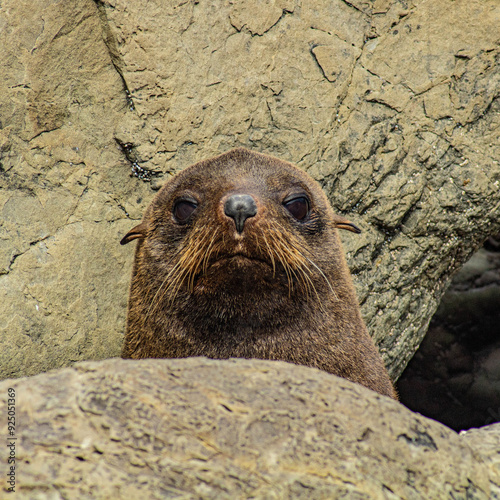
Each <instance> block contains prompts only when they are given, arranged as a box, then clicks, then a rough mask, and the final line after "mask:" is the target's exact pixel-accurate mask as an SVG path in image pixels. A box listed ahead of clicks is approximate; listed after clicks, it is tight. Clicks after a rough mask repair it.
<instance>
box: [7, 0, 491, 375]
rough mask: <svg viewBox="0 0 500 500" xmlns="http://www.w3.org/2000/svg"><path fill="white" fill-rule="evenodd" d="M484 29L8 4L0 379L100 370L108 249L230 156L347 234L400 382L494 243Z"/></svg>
mask: <svg viewBox="0 0 500 500" xmlns="http://www.w3.org/2000/svg"><path fill="white" fill-rule="evenodd" d="M499 16H500V3H499V2H498V1H497V0H456V1H452V0H435V1H432V2H431V1H428V2H421V1H408V2H407V1H399V0H377V1H374V2H366V1H365V2H362V1H360V0H350V1H348V2H347V1H342V0H311V1H308V2H303V1H300V0H296V1H292V0H273V1H269V2H267V1H266V2H265V1H258V2H219V1H216V0H210V1H205V2H198V1H197V0H188V1H185V0H182V1H180V0H179V1H169V2H164V1H162V0H149V1H141V2H130V1H128V0H98V1H95V2H94V1H92V0H74V1H71V2H60V1H57V0H4V1H3V2H2V9H1V10H0V26H1V29H0V47H1V48H2V58H0V74H1V75H3V76H2V78H1V79H0V127H1V130H0V187H1V189H0V304H2V307H1V309H0V377H3V378H4V377H17V376H22V375H28V374H34V373H38V372H40V371H44V370H47V369H49V368H54V367H61V366H65V365H68V364H71V363H73V362H74V361H78V360H84V359H97V358H105V357H109V356H114V355H117V354H118V353H119V349H120V344H121V339H122V331H123V325H124V321H125V308H126V297H127V289H128V281H129V274H130V267H131V262H132V251H131V249H130V248H121V247H119V245H118V241H119V240H120V238H121V236H123V235H124V234H125V233H126V231H127V230H128V229H130V228H131V227H133V226H134V225H135V224H136V221H137V220H138V219H140V217H141V216H142V213H143V210H144V207H145V206H147V205H148V204H149V202H150V201H151V198H152V196H153V194H154V192H153V189H156V188H157V187H158V185H159V184H161V182H162V179H165V178H166V177H167V176H168V175H170V174H171V173H173V172H175V171H178V170H179V169H181V168H183V167H185V166H186V165H189V164H191V163H193V162H194V161H196V160H200V159H203V158H207V157H209V156H211V155H214V154H216V153H220V152H224V151H227V150H229V149H231V148H233V147H235V146H247V147H250V148H253V149H255V150H257V151H261V152H265V153H270V154H273V155H275V156H279V157H280V158H282V159H285V160H290V161H292V162H294V163H296V164H298V165H299V166H300V167H302V168H304V169H306V170H308V171H309V172H310V173H311V175H313V176H314V177H316V178H317V179H318V180H319V181H320V182H322V184H323V186H324V188H325V190H326V192H327V193H328V195H329V197H330V199H331V201H332V203H333V205H334V206H335V208H336V209H337V210H338V211H339V212H341V213H343V214H345V215H347V216H348V217H349V218H351V219H352V220H353V221H354V222H355V223H356V224H357V225H358V226H360V227H361V228H362V229H363V233H362V234H361V235H360V236H358V237H356V236H354V235H349V236H346V237H344V241H345V245H346V248H347V250H348V259H349V264H350V266H351V268H352V269H353V271H354V272H355V274H356V276H355V283H356V286H357V288H358V292H359V297H360V301H361V303H362V310H363V314H364V317H365V319H366V321H367V323H368V328H369V330H370V332H371V333H372V334H373V336H374V338H375V341H376V342H377V343H378V344H379V346H380V347H381V349H382V354H383V356H384V359H385V361H386V363H387V365H388V368H389V371H390V373H391V374H392V376H393V378H394V377H397V376H398V375H399V374H400V373H401V371H402V370H403V368H404V367H405V365H406V363H407V362H408V360H409V359H410V358H411V357H412V355H413V353H414V352H415V349H416V348H417V346H418V345H419V343H420V341H421V339H422V337H423V335H424V333H425V331H426V328H427V324H428V322H429V320H430V318H431V316H432V315H433V313H434V311H435V309H436V307H437V304H438V303H439V301H440V298H441V295H442V293H443V291H444V288H445V286H446V283H447V282H448V280H449V277H450V275H451V274H452V273H453V272H454V271H455V270H456V269H457V268H458V267H460V266H461V264H462V263H463V262H464V261H465V260H467V259H468V258H469V256H470V255H471V253H472V252H474V250H475V249H476V248H477V246H478V245H479V244H480V243H481V242H482V241H483V240H484V239H485V238H486V237H487V236H488V235H489V234H492V233H493V232H496V231H497V230H498V227H499V224H500V218H499V217H498V213H499V207H500V189H499V183H500V165H499V159H500V140H499V133H500V132H499V130H500V128H499V125H500V112H499V111H500V101H499V99H498V95H499V92H500V85H499V82H500V65H499V64H498V62H497V61H498V57H499V54H500V49H499V45H498V18H499ZM132 167H133V171H134V172H135V173H136V174H137V175H138V176H134V177H130V176H129V174H130V173H131V168H132ZM156 174H158V175H156ZM141 178H145V179H151V182H147V183H146V182H143V181H142V180H141Z"/></svg>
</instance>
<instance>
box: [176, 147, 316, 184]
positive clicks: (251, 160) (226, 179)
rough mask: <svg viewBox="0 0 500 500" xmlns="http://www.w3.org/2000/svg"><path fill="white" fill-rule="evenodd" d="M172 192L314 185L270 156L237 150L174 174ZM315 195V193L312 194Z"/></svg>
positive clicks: (285, 164) (299, 171) (292, 167)
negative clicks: (179, 190) (215, 187)
mask: <svg viewBox="0 0 500 500" xmlns="http://www.w3.org/2000/svg"><path fill="white" fill-rule="evenodd" d="M175 181H176V182H174V183H173V184H174V185H172V188H173V189H190V188H192V189H202V190H204V191H207V190H211V186H217V190H219V191H220V190H223V191H227V190H232V189H237V190H239V189H243V190H244V189H256V190H259V191H264V190H265V191H268V192H278V191H282V190H283V189H287V188H291V187H294V186H302V187H308V188H309V190H310V188H311V186H313V189H312V190H313V191H318V190H319V191H321V188H320V187H319V185H317V183H316V182H315V181H314V180H313V179H312V178H311V177H310V176H309V175H308V174H306V173H305V172H304V171H302V170H300V169H299V168H297V167H296V166H294V165H292V164H291V163H288V162H286V161H283V160H280V159H278V158H274V157H272V156H268V155H264V154H261V153H255V152H253V151H249V150H247V149H245V148H237V149H233V150H231V151H229V152H228V153H225V154H222V155H220V156H217V157H215V158H211V159H209V160H204V161H201V162H199V163H196V164H194V165H192V166H190V167H188V168H186V169H185V170H183V171H182V172H180V174H178V176H177V178H176V179H175ZM315 194H317V193H315Z"/></svg>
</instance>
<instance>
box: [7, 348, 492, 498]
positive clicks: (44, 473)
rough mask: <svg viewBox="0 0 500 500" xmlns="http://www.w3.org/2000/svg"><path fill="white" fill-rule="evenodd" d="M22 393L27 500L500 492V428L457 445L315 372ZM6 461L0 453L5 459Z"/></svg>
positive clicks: (71, 372)
mask: <svg viewBox="0 0 500 500" xmlns="http://www.w3.org/2000/svg"><path fill="white" fill-rule="evenodd" d="M10 387H12V388H14V389H15V393H16V395H15V398H16V419H17V423H18V424H17V425H18V430H17V437H18V440H17V446H16V455H17V464H16V473H17V475H16V492H17V496H16V498H26V499H28V498H53V499H59V498H82V499H86V498H92V499H99V498H135V497H137V496H140V497H142V498H167V497H168V498H217V499H220V498H231V499H233V498H304V499H305V498H307V499H314V498H340V497H348V498H359V499H362V498H366V499H368V498H370V499H387V498H391V499H396V498H405V499H410V498H454V499H465V498H475V499H478V500H479V499H489V498H493V497H494V495H497V494H499V493H500V489H499V485H500V470H499V469H498V459H497V451H498V444H499V441H500V426H498V425H497V426H492V427H490V428H487V429H483V430H479V431H474V433H472V432H471V434H465V435H458V434H456V433H455V432H453V431H451V430H450V429H448V428H446V427H445V426H443V425H441V424H439V423H437V422H435V421H433V420H428V419H426V418H424V417H422V416H420V415H417V414H413V413H411V412H410V411H409V410H407V409H406V408H405V407H403V406H402V405H400V404H399V403H396V402H395V401H393V400H391V399H389V398H385V397H382V396H379V395H378V394H376V393H374V392H372V391H369V390H368V389H365V388H363V387H361V386H359V385H356V384H353V383H351V382H348V381H346V380H343V379H340V378H337V377H334V376H333V375H329V374H327V373H324V372H320V371H318V370H315V369H311V368H305V367H297V366H294V365H290V364H287V363H283V362H269V361H247V360H229V361H214V360H207V359H204V358H191V359H186V360H145V361H128V360H127V361H125V360H108V361H103V362H87V363H82V364H79V365H77V366H75V367H74V368H67V369H63V370H59V371H55V372H51V373H47V374H42V375H38V376H36V377H31V378H27V379H18V380H9V381H4V382H2V383H1V384H0V391H1V392H2V394H5V393H6V392H7V389H8V388H10ZM4 404H5V403H4V401H2V402H1V405H4ZM0 411H1V413H2V414H3V415H5V414H6V412H5V408H3V407H2V406H0ZM483 433H485V435H486V437H487V439H486V438H485V445H484V447H483V445H481V444H479V443H478V441H481V439H478V437H480V436H481V435H482V434H483ZM495 443H496V444H495ZM495 446H496V448H495ZM494 450H496V451H494ZM8 452H9V450H8V449H7V447H5V446H3V447H1V448H0V460H2V463H6V459H7V453H8ZM2 486H3V485H2Z"/></svg>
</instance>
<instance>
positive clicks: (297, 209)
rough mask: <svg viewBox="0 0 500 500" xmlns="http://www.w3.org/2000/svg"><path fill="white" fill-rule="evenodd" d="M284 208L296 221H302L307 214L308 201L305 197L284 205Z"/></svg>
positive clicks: (294, 199)
mask: <svg viewBox="0 0 500 500" xmlns="http://www.w3.org/2000/svg"><path fill="white" fill-rule="evenodd" d="M284 205H285V208H286V209H287V210H288V211H289V212H290V213H291V214H292V215H293V216H294V217H295V218H296V219H297V220H304V219H305V218H306V217H307V215H308V214H309V200H308V199H307V198H306V197H305V196H299V197H298V198H293V200H289V201H287V202H285V203H284Z"/></svg>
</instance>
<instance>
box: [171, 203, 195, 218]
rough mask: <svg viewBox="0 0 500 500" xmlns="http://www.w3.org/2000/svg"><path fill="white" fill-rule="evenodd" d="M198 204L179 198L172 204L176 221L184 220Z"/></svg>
mask: <svg viewBox="0 0 500 500" xmlns="http://www.w3.org/2000/svg"><path fill="white" fill-rule="evenodd" d="M197 206H198V205H197V204H196V203H194V202H192V201H188V200H179V201H178V202H177V203H176V204H175V205H174V211H173V214H174V217H175V218H176V219H177V221H178V222H186V221H187V220H188V219H189V217H190V216H191V214H192V213H193V212H194V211H195V210H196V207H197Z"/></svg>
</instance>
